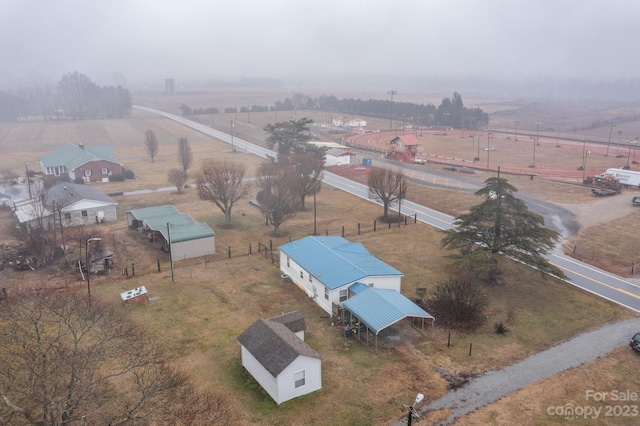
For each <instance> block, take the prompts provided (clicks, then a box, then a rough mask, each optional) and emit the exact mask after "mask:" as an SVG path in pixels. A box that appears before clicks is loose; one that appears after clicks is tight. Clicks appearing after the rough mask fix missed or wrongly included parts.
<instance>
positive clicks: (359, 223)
mask: <svg viewBox="0 0 640 426" xmlns="http://www.w3.org/2000/svg"><path fill="white" fill-rule="evenodd" d="M358 235H360V223H358Z"/></svg>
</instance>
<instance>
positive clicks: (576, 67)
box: [0, 0, 640, 89]
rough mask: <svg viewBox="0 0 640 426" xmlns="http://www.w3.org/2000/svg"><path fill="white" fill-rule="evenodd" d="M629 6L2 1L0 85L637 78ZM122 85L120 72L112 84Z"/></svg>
mask: <svg viewBox="0 0 640 426" xmlns="http://www.w3.org/2000/svg"><path fill="white" fill-rule="evenodd" d="M639 18H640V2H637V1H635V0H613V1H607V2H603V1H596V0H573V1H563V0H459V1H452V0H390V1H386V0H322V1H321V0H315V1H313V0H245V1H242V0H182V1H178V0H109V1H88V0H58V1H46V0H45V1H41V0H2V1H0V89H6V88H9V87H10V86H19V85H29V84H41V83H42V82H48V83H52V84H55V83H56V82H57V81H59V80H60V78H61V77H62V76H63V75H65V74H67V73H69V72H73V71H78V72H81V73H84V74H86V75H88V76H89V77H90V78H91V79H92V80H94V81H96V82H97V83H99V84H103V85H111V84H114V83H117V84H120V81H113V80H114V78H113V75H114V73H119V74H120V75H121V76H124V78H125V79H126V81H127V82H128V84H129V85H134V84H145V82H157V83H158V84H161V83H162V81H163V80H164V78H166V77H173V78H175V79H176V81H177V82H180V81H187V80H201V81H206V80H211V79H218V80H221V79H230V80H233V79H237V78H239V77H248V78H257V77H261V78H275V79H278V80H282V81H285V82H286V83H287V84H296V83H298V84H300V83H304V84H313V81H333V82H335V81H341V80H344V81H354V80H357V79H362V80H371V81H382V80H385V81H389V82H393V81H396V82H397V85H400V84H401V81H402V80H403V79H411V78H414V77H416V76H420V77H443V76H446V77H469V76H471V77H480V78H485V77H489V78H493V79H498V80H501V79H504V80H518V79H531V78H562V79H595V80H619V79H632V78H634V79H635V78H636V77H637V76H638V66H637V65H638V62H639V61H640V55H638V50H639V49H638V47H637V46H638V45H639V44H638V42H639V41H640V25H639V23H640V20H639ZM116 80H118V79H116Z"/></svg>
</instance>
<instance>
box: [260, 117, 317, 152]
mask: <svg viewBox="0 0 640 426" xmlns="http://www.w3.org/2000/svg"><path fill="white" fill-rule="evenodd" d="M311 123H313V120H312V119H310V118H301V119H299V120H289V121H282V122H279V123H275V124H271V123H269V124H267V125H266V126H265V127H264V130H265V131H266V132H267V133H269V136H267V146H268V147H269V148H271V149H273V147H275V146H277V152H278V158H282V157H286V156H287V155H288V154H290V153H292V152H309V153H316V154H318V155H320V154H321V151H322V149H320V148H317V147H315V146H313V145H308V144H307V142H309V141H310V140H311V134H310V132H309V127H308V126H309V124H311ZM322 155H324V152H322Z"/></svg>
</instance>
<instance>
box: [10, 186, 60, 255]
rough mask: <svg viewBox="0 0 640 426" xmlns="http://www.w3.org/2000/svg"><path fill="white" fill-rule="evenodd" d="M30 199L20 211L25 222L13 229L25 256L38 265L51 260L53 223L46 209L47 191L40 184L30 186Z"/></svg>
mask: <svg viewBox="0 0 640 426" xmlns="http://www.w3.org/2000/svg"><path fill="white" fill-rule="evenodd" d="M31 194H32V197H31V198H30V200H29V203H27V204H26V205H25V206H23V207H22V211H23V213H24V215H25V219H26V220H25V221H24V222H23V223H21V224H20V226H19V227H17V228H16V229H15V237H16V238H17V239H18V240H19V241H20V242H21V243H22V251H23V253H24V254H25V255H26V256H34V257H35V258H36V259H37V263H38V264H44V263H47V261H49V260H51V259H53V254H54V248H55V233H54V229H55V223H54V222H53V216H52V213H51V211H49V209H48V208H47V204H46V198H47V191H46V189H45V188H44V185H43V184H42V182H35V183H34V184H32V185H31Z"/></svg>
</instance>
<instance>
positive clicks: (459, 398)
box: [394, 319, 640, 426]
mask: <svg viewBox="0 0 640 426" xmlns="http://www.w3.org/2000/svg"><path fill="white" fill-rule="evenodd" d="M638 331H640V319H630V320H625V321H621V322H617V323H614V324H609V325H606V326H603V327H601V328H599V329H597V330H594V331H590V332H586V333H582V334H580V335H578V336H576V337H574V338H572V339H570V340H568V341H566V342H564V343H561V344H559V345H557V346H554V347H552V348H550V349H547V350H546V351H543V352H539V353H537V354H535V355H532V356H530V357H529V358H527V359H525V360H523V361H521V362H519V363H517V364H513V365H510V366H509V367H506V368H504V369H503V370H499V371H490V372H488V373H486V374H484V375H482V376H479V377H477V378H475V379H474V380H472V381H471V382H470V383H469V384H468V385H466V386H464V387H462V388H459V389H457V390H453V391H450V392H449V393H448V394H447V395H445V396H443V397H442V398H440V399H437V400H435V401H433V402H431V403H430V404H429V405H426V406H422V407H420V408H419V410H418V412H419V414H421V415H422V414H424V413H427V412H429V411H436V410H440V409H445V408H449V409H451V410H452V412H451V414H450V415H449V417H448V418H447V419H446V420H443V421H442V422H440V423H438V425H448V424H450V423H451V422H453V421H454V420H455V419H456V418H458V417H461V416H463V415H465V414H467V413H470V412H471V411H473V410H475V409H477V408H480V407H484V406H485V405H489V404H491V403H492V402H494V401H497V400H498V399H500V398H502V397H503V396H506V395H508V394H510V393H512V392H515V391H517V390H519V389H522V388H523V387H525V386H527V385H530V384H533V383H536V382H538V381H540V380H542V379H546V378H547V377H551V376H553V375H555V374H558V373H560V372H562V371H564V370H567V369H569V368H573V367H577V366H579V365H581V364H585V363H589V362H591V361H593V360H595V359H596V358H598V357H601V356H604V355H606V354H608V353H609V352H611V351H613V350H614V349H616V348H618V347H620V346H624V345H627V344H628V342H629V339H630V338H631V336H633V334H634V333H636V332H638ZM403 424H406V420H403V421H401V422H398V423H394V426H400V425H403Z"/></svg>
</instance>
